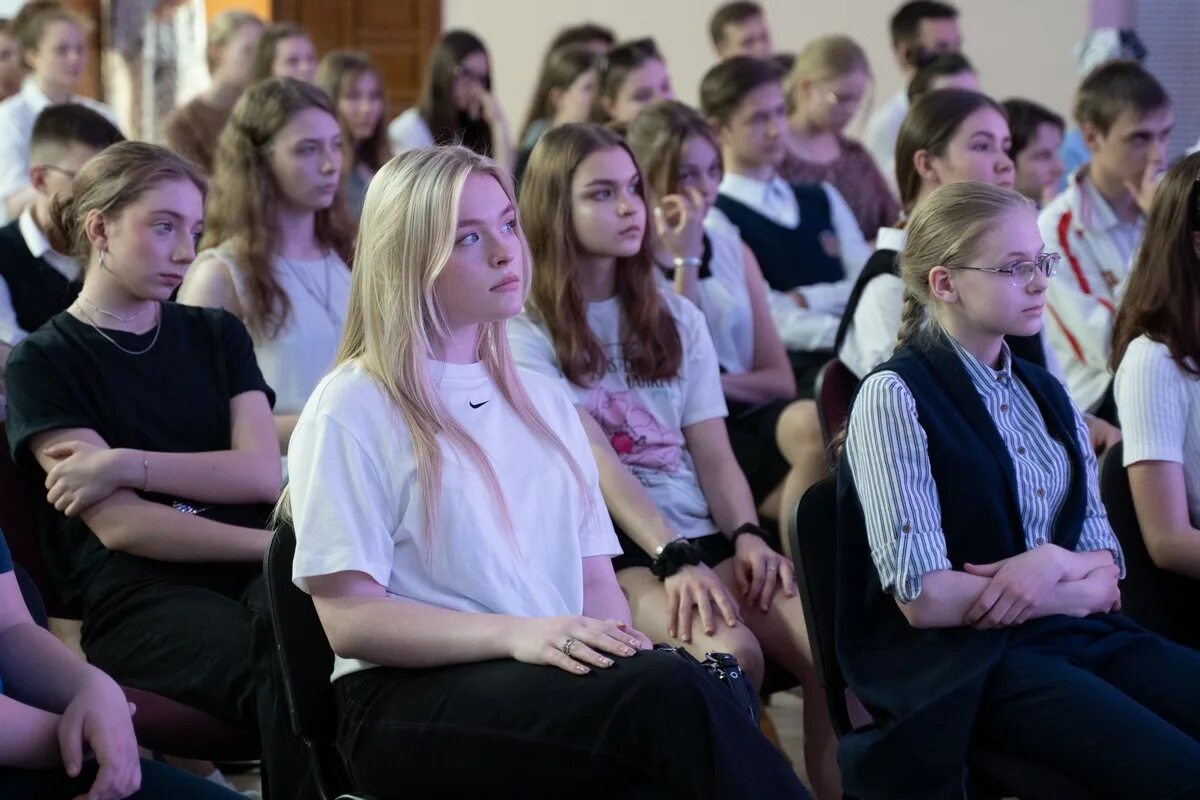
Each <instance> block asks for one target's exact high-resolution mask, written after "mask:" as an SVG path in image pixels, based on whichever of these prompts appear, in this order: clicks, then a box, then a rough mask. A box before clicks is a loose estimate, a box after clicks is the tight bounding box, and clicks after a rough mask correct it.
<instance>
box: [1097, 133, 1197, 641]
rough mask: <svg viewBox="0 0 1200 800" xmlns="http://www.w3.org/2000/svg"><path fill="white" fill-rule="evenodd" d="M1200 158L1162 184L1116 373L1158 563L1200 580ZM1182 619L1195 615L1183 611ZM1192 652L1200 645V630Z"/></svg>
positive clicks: (1124, 322) (1120, 310)
mask: <svg viewBox="0 0 1200 800" xmlns="http://www.w3.org/2000/svg"><path fill="white" fill-rule="evenodd" d="M1198 183H1200V154H1192V155H1190V156H1187V157H1186V158H1184V159H1182V160H1180V161H1178V162H1176V164H1175V166H1173V167H1172V168H1171V169H1170V170H1168V171H1167V174H1166V176H1165V177H1164V178H1163V181H1162V183H1161V184H1159V187H1158V191H1157V192H1156V193H1155V196H1154V205H1153V207H1152V208H1151V209H1150V215H1149V217H1148V218H1147V220H1146V233H1145V236H1144V237H1143V239H1142V244H1141V247H1140V248H1139V250H1138V258H1137V261H1136V262H1135V264H1134V268H1133V271H1132V272H1131V273H1130V278H1129V283H1128V285H1127V286H1126V288H1125V293H1124V295H1123V296H1122V298H1121V304H1120V306H1118V307H1117V317H1116V321H1115V322H1114V323H1113V355H1112V362H1111V366H1112V368H1113V369H1114V370H1115V371H1116V378H1115V384H1114V385H1115V391H1116V401H1117V410H1118V411H1119V412H1120V415H1121V426H1122V429H1123V430H1124V433H1125V449H1124V460H1125V464H1126V465H1128V467H1129V483H1130V487H1131V489H1132V490H1133V504H1134V507H1135V508H1136V509H1137V518H1138V523H1139V526H1140V527H1141V530H1142V537H1143V538H1144V539H1145V542H1146V549H1147V551H1148V552H1149V553H1150V558H1151V559H1153V560H1154V563H1155V564H1157V565H1158V566H1159V567H1161V568H1162V569H1166V570H1170V571H1172V572H1177V573H1180V574H1182V575H1186V576H1188V577H1190V578H1195V579H1198V580H1200V325H1197V320H1198V319H1200V280H1198V279H1200V247H1198V246H1197V245H1198V243H1200V233H1198V231H1200V186H1198ZM1179 613H1180V614H1185V615H1186V614H1187V612H1186V611H1185V610H1183V609H1180V610H1179ZM1184 628H1185V629H1187V630H1191V631H1194V632H1197V633H1193V634H1192V635H1191V637H1190V638H1189V644H1193V645H1197V644H1200V628H1197V626H1196V625H1195V623H1194V622H1191V623H1190V624H1188V625H1186V626H1184Z"/></svg>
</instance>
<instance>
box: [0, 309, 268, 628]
mask: <svg viewBox="0 0 1200 800" xmlns="http://www.w3.org/2000/svg"><path fill="white" fill-rule="evenodd" d="M105 333H106V334H107V335H108V336H110V337H111V338H112V339H113V340H114V341H116V342H118V343H120V345H121V346H122V347H124V348H125V349H127V350H131V351H135V352H136V351H140V350H142V349H144V348H145V347H146V346H147V345H149V344H150V342H151V340H152V339H153V338H154V335H155V333H154V331H153V330H151V331H149V332H147V333H144V334H131V333H126V332H123V331H116V330H110V329H106V330H105ZM5 380H6V382H7V384H8V421H7V428H8V441H9V447H10V448H11V450H12V455H13V458H14V460H16V462H17V463H18V464H19V465H21V466H23V467H24V468H26V469H29V470H32V471H34V472H35V473H36V474H37V475H38V479H39V482H41V481H42V480H44V478H45V473H44V471H43V470H42V469H41V467H40V466H39V465H38V463H37V460H36V459H35V458H34V457H33V454H32V453H31V452H30V451H29V447H28V445H29V440H30V438H31V437H33V436H35V435H37V434H39V433H44V432H46V431H52V430H56V429H61V428H91V429H92V430H94V431H96V433H98V434H99V435H100V436H101V438H103V439H104V441H105V442H106V443H107V444H108V445H109V447H113V448H117V447H128V448H133V449H137V450H148V451H151V452H165V453H198V452H205V451H212V450H228V449H229V448H230V446H231V443H232V426H231V419H230V409H229V401H230V399H232V398H233V397H235V396H237V395H239V394H242V393H243V392H248V391H261V392H264V393H265V394H266V395H267V398H268V401H269V402H270V403H271V404H272V405H274V402H275V396H274V392H272V391H271V389H270V387H268V386H267V384H266V382H265V381H264V380H263V377H262V373H261V372H260V371H259V369H258V362H257V361H256V360H255V358H254V345H253V343H252V342H251V340H250V336H249V334H247V332H246V329H245V327H244V326H243V325H242V323H241V322H240V321H239V320H238V319H237V318H236V317H234V316H233V315H232V314H230V313H228V312H227V311H223V310H221V309H209V308H194V307H191V306H183V305H176V304H175V303H163V304H162V322H161V330H160V331H159V333H158V340H157V341H156V342H155V343H154V346H153V347H152V348H151V349H150V350H149V352H147V353H145V354H144V355H137V356H134V355H129V354H127V353H124V352H122V351H121V350H119V349H118V348H117V347H115V346H113V344H112V342H109V341H107V340H106V339H105V338H104V337H103V336H101V335H100V334H99V333H98V332H97V331H96V330H95V329H93V328H92V326H90V325H89V324H87V323H86V322H82V321H80V320H78V319H76V318H75V317H73V316H71V315H70V314H68V313H67V312H63V313H61V314H58V315H56V316H54V317H52V318H51V319H50V321H49V322H47V323H46V325H45V326H43V327H42V328H40V329H38V330H37V331H36V332H34V333H33V334H31V335H30V336H29V337H28V338H27V339H25V340H24V341H23V342H21V343H20V344H19V345H18V346H17V347H16V348H15V349H14V350H13V352H12V355H11V357H10V358H9V361H8V366H7V368H6V371H5ZM144 497H145V498H146V499H147V500H152V501H155V502H162V503H165V504H168V505H169V504H171V503H173V502H175V501H177V500H187V499H188V498H173V497H165V496H162V495H154V494H150V495H144ZM196 505H200V504H196ZM203 505H204V506H207V507H208V510H207V511H205V512H204V516H205V517H206V518H210V519H217V520H220V521H222V522H228V523H231V524H237V525H246V526H252V527H262V526H263V525H264V523H265V519H266V512H267V511H268V510H269V509H267V508H266V507H264V506H262V505H260V504H253V505H252V504H247V505H232V504H230V505H215V504H209V503H204V504H203ZM43 506H44V513H43V519H42V535H43V551H44V552H45V554H46V559H47V564H48V566H49V568H50V572H51V574H52V576H53V577H54V579H55V583H56V584H57V589H58V591H59V594H60V595H61V597H62V600H63V601H64V602H66V603H74V602H76V601H78V600H79V599H81V598H82V599H83V600H84V608H85V612H86V608H87V605H88V599H89V598H96V597H98V596H99V595H100V594H105V593H108V592H111V591H113V590H115V589H116V588H118V587H120V586H127V585H129V584H130V583H133V582H137V581H139V580H162V579H167V580H172V579H177V580H181V581H184V582H188V583H193V582H197V581H198V582H200V583H206V582H207V581H206V574H208V573H212V572H213V568H212V565H183V564H171V565H165V564H163V563H162V562H154V561H150V560H147V559H143V558H140V557H138V556H133V555H130V554H128V553H117V552H115V551H110V550H108V549H106V548H105V547H104V546H103V545H102V544H101V543H100V540H99V539H97V538H96V537H95V536H94V535H93V534H92V532H91V531H90V530H89V529H88V527H87V525H85V524H84V523H83V521H82V520H81V519H79V518H78V517H75V518H68V517H67V516H65V515H64V514H61V513H59V512H58V511H55V510H54V508H53V507H52V506H50V505H49V504H48V503H46V504H43ZM181 513H183V512H181Z"/></svg>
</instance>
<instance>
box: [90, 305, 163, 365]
mask: <svg viewBox="0 0 1200 800" xmlns="http://www.w3.org/2000/svg"><path fill="white" fill-rule="evenodd" d="M155 307H156V308H158V309H159V313H158V321H157V322H156V323H154V338H153V339H151V340H150V344H148V345H146V347H145V348H144V349H142V350H129V349H128V348H125V347H122V346H121V345H120V344H119V343H118V342H117V341H116V340H115V339H113V338H112V337H111V336H109V335H108V334H107V333H105V332H104V331H103V330H102V329H101V328H100V326H99V325H97V324H96V323H95V321H94V320H93V319H92V315H91V314H89V313H87V312H86V311H84V310H83V309H82V308H81V309H79V311H80V312H81V313H82V314H83V318H84V319H85V320H86V321H87V324H88V325H91V326H92V330H94V331H95V332H96V333H98V334H100V336H102V337H103V338H104V339H105V340H106V341H107V342H108V343H109V344H111V345H112V346H113V347H115V348H117V349H118V350H120V351H121V352H122V353H125V354H126V355H130V356H144V355H146V353H149V352H150V349H151V348H152V347H154V344H155V343H156V342H157V341H158V334H159V333H160V332H161V331H162V304H161V303H155Z"/></svg>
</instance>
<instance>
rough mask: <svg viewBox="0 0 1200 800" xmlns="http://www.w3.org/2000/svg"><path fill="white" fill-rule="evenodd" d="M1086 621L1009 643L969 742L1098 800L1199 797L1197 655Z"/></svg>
mask: <svg viewBox="0 0 1200 800" xmlns="http://www.w3.org/2000/svg"><path fill="white" fill-rule="evenodd" d="M1088 622H1095V621H1093V620H1088V621H1084V622H1083V623H1081V625H1080V626H1074V627H1072V628H1071V629H1069V630H1063V631H1059V632H1055V633H1051V634H1049V635H1044V636H1038V637H1036V638H1035V639H1033V640H1032V641H1029V642H1022V641H1020V640H1019V636H1015V637H1014V642H1013V644H1012V646H1011V647H1010V649H1009V651H1008V653H1007V654H1006V655H1005V657H1004V659H1003V660H1002V661H1001V662H1000V663H999V664H998V665H997V666H996V667H995V668H994V670H993V672H992V674H991V676H990V677H989V678H988V683H987V685H986V687H985V690H984V697H983V702H982V704H981V705H980V709H979V713H978V715H977V717H976V722H975V726H976V727H975V735H976V738H977V739H979V740H980V741H982V742H986V743H988V744H990V745H993V746H995V747H996V748H997V749H1000V750H1004V751H1006V752H1012V753H1015V754H1018V755H1021V756H1024V757H1026V758H1028V759H1030V760H1033V761H1038V762H1041V763H1044V764H1045V765H1046V766H1047V767H1049V768H1051V769H1054V770H1057V771H1059V772H1061V773H1064V774H1066V775H1068V776H1070V777H1072V778H1074V779H1075V780H1076V781H1078V782H1079V783H1080V784H1082V785H1084V786H1087V787H1089V788H1091V789H1093V790H1094V791H1096V792H1097V794H1098V795H1099V796H1101V797H1111V798H1114V799H1115V798H1138V800H1159V799H1165V798H1172V799H1173V800H1184V798H1200V652H1196V651H1195V650H1191V649H1189V648H1186V647H1183V646H1182V645H1178V644H1175V643H1174V642H1170V641H1168V640H1166V639H1163V638H1162V637H1160V636H1157V635H1155V634H1153V633H1149V632H1147V631H1143V630H1139V629H1136V628H1131V629H1130V630H1122V631H1115V632H1114V631H1113V630H1112V628H1111V627H1109V626H1107V625H1098V624H1097V625H1095V626H1094V627H1092V626H1088V625H1087V623H1088Z"/></svg>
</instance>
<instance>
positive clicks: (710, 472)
mask: <svg viewBox="0 0 1200 800" xmlns="http://www.w3.org/2000/svg"><path fill="white" fill-rule="evenodd" d="M683 436H684V438H685V439H686V440H687V447H688V451H689V452H690V453H691V454H692V460H693V461H694V462H695V464H696V475H697V477H699V479H700V488H701V489H702V490H703V491H704V498H705V499H706V500H707V501H708V508H709V511H710V512H711V513H712V517H713V522H715V523H717V527H718V528H720V529H721V530H722V531H724V532H725V533H726V535H729V534H732V533H733V531H735V530H737V529H738V528H739V527H741V526H742V525H744V524H746V523H747V522H754V523H757V522H758V511H757V510H756V509H755V507H754V495H753V494H752V493H751V492H750V484H748V483H747V482H746V476H745V474H744V473H743V472H742V468H741V467H739V466H738V463H737V459H736V458H735V457H734V455H733V448H732V447H730V445H729V434H728V433H727V432H726V430H725V420H723V419H719V418H718V419H706V420H704V421H702V422H697V423H695V424H693V425H689V426H687V427H686V428H684V429H683Z"/></svg>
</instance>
